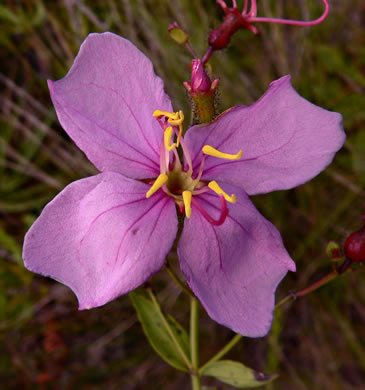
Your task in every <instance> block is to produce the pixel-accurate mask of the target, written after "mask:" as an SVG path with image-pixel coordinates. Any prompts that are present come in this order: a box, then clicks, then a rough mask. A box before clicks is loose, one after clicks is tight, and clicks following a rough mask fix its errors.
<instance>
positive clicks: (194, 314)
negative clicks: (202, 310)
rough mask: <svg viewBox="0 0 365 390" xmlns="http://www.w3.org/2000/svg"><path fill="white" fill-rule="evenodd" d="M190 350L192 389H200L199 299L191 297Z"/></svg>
mask: <svg viewBox="0 0 365 390" xmlns="http://www.w3.org/2000/svg"><path fill="white" fill-rule="evenodd" d="M190 350H191V363H192V366H193V372H192V373H191V374H190V376H191V385H192V389H193V390H201V381H200V375H199V371H198V369H199V301H198V300H197V299H196V298H191V301H190Z"/></svg>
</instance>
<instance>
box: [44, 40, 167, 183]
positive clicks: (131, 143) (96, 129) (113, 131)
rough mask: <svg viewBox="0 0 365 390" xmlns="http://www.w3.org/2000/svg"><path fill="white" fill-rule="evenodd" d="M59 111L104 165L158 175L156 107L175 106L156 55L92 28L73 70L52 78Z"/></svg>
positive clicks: (74, 134) (98, 164) (102, 167)
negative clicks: (154, 58) (160, 74)
mask: <svg viewBox="0 0 365 390" xmlns="http://www.w3.org/2000/svg"><path fill="white" fill-rule="evenodd" d="M49 89H50V93H51V97H52V101H53V104H54V106H55V108H56V112H57V116H58V119H59V121H60V122H61V125H62V127H63V128H64V129H65V131H66V132H67V133H68V135H69V136H70V137H71V138H72V139H73V140H74V141H75V142H76V144H77V145H78V147H79V148H80V149H82V150H83V151H84V152H85V153H86V155H87V157H88V158H89V160H90V161H91V162H92V163H93V164H94V165H95V166H96V167H97V168H98V169H99V170H100V171H102V172H103V171H113V172H119V173H122V174H124V175H126V176H128V177H131V178H141V179H145V178H150V177H156V176H157V175H158V174H159V172H160V170H159V163H160V160H159V156H160V144H161V140H162V130H161V127H160V125H159V124H158V123H157V121H156V119H155V118H153V117H152V113H153V111H154V110H156V109H160V110H166V111H172V107H171V102H170V100H169V98H168V96H167V95H166V94H165V93H164V90H163V82H162V80H161V79H160V78H159V77H157V76H156V75H155V73H154V71H153V66H152V63H151V61H150V60H149V59H148V58H147V57H146V56H145V55H144V54H143V53H142V52H141V51H139V50H138V49H137V48H136V47H135V46H134V45H133V44H132V43H131V42H129V41H127V40H126V39H123V38H121V37H119V36H117V35H114V34H111V33H104V34H90V35H89V36H88V37H87V38H86V40H85V41H84V43H83V44H82V45H81V48H80V51H79V54H78V55H77V57H76V59H75V62H74V64H73V65H72V67H71V69H70V71H69V72H68V74H67V75H66V76H65V77H64V78H63V79H61V80H59V81H56V82H52V81H49Z"/></svg>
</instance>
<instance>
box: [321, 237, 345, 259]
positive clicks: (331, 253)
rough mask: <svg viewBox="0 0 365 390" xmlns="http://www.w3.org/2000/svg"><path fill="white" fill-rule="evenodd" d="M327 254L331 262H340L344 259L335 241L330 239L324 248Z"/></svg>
mask: <svg viewBox="0 0 365 390" xmlns="http://www.w3.org/2000/svg"><path fill="white" fill-rule="evenodd" d="M326 252H327V256H328V257H329V259H330V260H331V261H333V262H340V261H342V260H344V259H345V257H344V255H343V254H342V251H341V248H340V246H339V245H338V244H337V242H335V241H330V242H329V243H328V244H327V248H326Z"/></svg>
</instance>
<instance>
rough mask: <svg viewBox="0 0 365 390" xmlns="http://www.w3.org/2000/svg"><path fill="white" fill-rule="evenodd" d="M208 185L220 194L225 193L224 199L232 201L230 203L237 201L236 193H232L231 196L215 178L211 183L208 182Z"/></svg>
mask: <svg viewBox="0 0 365 390" xmlns="http://www.w3.org/2000/svg"><path fill="white" fill-rule="evenodd" d="M208 187H209V188H210V189H211V190H212V191H214V192H215V193H216V194H218V195H223V196H224V199H225V200H226V201H227V202H230V203H236V201H237V199H236V195H234V194H232V195H231V196H229V195H228V194H227V193H225V192H224V191H223V190H222V188H220V187H219V185H218V183H217V182H216V181H215V180H213V181H211V182H210V183H209V184H208Z"/></svg>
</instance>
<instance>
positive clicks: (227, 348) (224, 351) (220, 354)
mask: <svg viewBox="0 0 365 390" xmlns="http://www.w3.org/2000/svg"><path fill="white" fill-rule="evenodd" d="M242 337H243V336H241V335H240V334H236V336H234V337H233V338H232V340H231V341H230V342H229V343H228V344H226V345H225V346H224V347H223V348H222V349H221V350H220V351H219V352H217V353H216V354H215V355H214V356H213V357H212V358H211V359H209V360H208V361H207V362H206V363H205V364H204V365H203V366H201V367H200V368H199V373H201V372H203V370H204V368H205V367H206V366H208V365H209V364H210V363H213V362H216V361H217V360H220V359H222V357H223V356H224V355H225V354H227V353H228V352H229V351H230V350H231V349H232V348H233V347H234V346H235V345H236V344H237V343H238V342H239V341H240V340H241V339H242Z"/></svg>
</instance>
